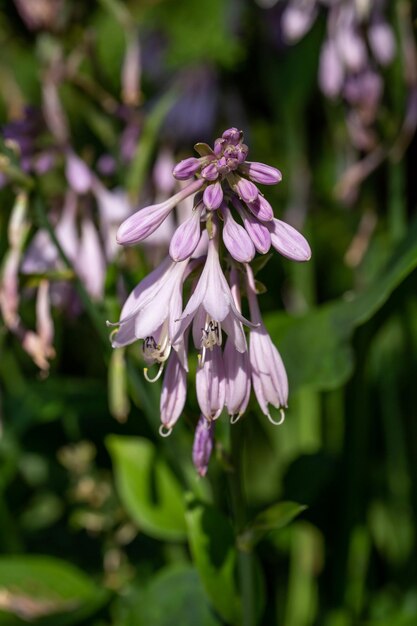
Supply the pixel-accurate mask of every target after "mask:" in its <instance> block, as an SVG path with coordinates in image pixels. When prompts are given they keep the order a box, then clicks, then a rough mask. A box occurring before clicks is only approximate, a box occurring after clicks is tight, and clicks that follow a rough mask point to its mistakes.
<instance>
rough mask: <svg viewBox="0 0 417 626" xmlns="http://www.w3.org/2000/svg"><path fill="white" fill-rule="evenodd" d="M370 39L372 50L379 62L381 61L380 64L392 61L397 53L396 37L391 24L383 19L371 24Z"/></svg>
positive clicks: (369, 29)
mask: <svg viewBox="0 0 417 626" xmlns="http://www.w3.org/2000/svg"><path fill="white" fill-rule="evenodd" d="M368 39H369V45H370V47H371V50H372V52H373V54H374V57H375V59H376V60H377V61H378V63H380V65H388V64H389V63H391V61H392V60H393V58H394V55H395V39H394V33H393V31H392V29H391V27H390V26H389V24H387V22H384V21H382V20H378V21H376V22H375V23H374V24H370V26H369V28H368Z"/></svg>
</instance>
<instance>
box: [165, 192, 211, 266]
mask: <svg viewBox="0 0 417 626" xmlns="http://www.w3.org/2000/svg"><path fill="white" fill-rule="evenodd" d="M203 208H204V207H203V203H202V202H200V203H199V204H198V205H197V206H196V207H194V209H193V212H192V214H191V217H189V218H188V219H186V220H185V222H183V223H182V224H180V226H178V228H177V229H176V231H175V233H174V234H173V236H172V239H171V243H170V246H169V254H170V256H171V258H172V259H173V260H174V261H184V259H187V258H188V257H190V256H191V255H192V254H193V252H194V251H195V249H196V248H197V246H198V244H199V241H200V238H201V227H200V220H201V212H202V210H203Z"/></svg>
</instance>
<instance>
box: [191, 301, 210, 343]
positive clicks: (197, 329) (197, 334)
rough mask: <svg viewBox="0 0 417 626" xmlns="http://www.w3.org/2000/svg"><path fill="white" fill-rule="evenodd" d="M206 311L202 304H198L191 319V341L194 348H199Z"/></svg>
mask: <svg viewBox="0 0 417 626" xmlns="http://www.w3.org/2000/svg"><path fill="white" fill-rule="evenodd" d="M206 317H207V313H206V312H205V310H204V308H203V307H202V306H199V307H198V309H197V311H196V314H195V316H194V320H193V342H194V346H195V348H196V350H200V349H201V339H202V336H203V330H204V327H205V325H206Z"/></svg>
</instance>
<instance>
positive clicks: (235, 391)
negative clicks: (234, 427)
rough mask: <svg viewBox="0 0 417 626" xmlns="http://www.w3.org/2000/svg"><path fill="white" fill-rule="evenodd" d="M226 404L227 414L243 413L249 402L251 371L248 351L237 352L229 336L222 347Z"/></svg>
mask: <svg viewBox="0 0 417 626" xmlns="http://www.w3.org/2000/svg"><path fill="white" fill-rule="evenodd" d="M223 356H224V369H225V376H226V406H227V410H228V413H229V415H243V413H244V412H245V411H246V408H247V406H248V403H249V398H250V390H251V373H250V362H249V353H248V352H247V351H246V352H238V351H237V350H236V348H235V346H234V344H233V341H232V340H231V339H230V338H229V339H228V340H227V341H226V346H225V349H224V355H223Z"/></svg>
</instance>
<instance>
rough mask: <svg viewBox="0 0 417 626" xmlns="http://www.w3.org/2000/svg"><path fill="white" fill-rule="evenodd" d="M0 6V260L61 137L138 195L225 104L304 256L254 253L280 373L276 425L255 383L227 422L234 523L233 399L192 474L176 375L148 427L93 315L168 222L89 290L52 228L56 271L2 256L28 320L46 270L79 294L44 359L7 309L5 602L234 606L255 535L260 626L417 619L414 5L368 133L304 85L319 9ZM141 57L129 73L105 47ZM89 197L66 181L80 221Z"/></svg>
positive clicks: (40, 619) (207, 621)
mask: <svg viewBox="0 0 417 626" xmlns="http://www.w3.org/2000/svg"><path fill="white" fill-rule="evenodd" d="M351 3H352V4H354V0H351ZM35 4H36V5H37V6H38V7H39V11H40V12H39V14H36V10H35V8H34V5H35ZM324 4H325V3H324ZM358 4H359V3H358ZM362 4H364V3H362ZM365 4H366V3H365ZM0 7H1V13H0V40H1V49H2V55H1V59H0V117H1V120H2V124H3V129H4V131H5V132H4V133H3V139H2V144H1V152H2V156H1V157H0V159H1V163H0V169H1V170H2V172H3V175H4V176H5V179H4V181H3V182H2V189H1V190H0V195H1V207H2V210H1V212H0V229H1V230H0V252H1V255H2V259H3V261H2V263H3V265H2V267H3V281H4V275H5V267H6V259H7V258H8V257H7V255H8V254H9V250H10V240H9V238H8V225H9V221H10V218H11V215H12V210H13V207H15V201H16V197H17V196H18V194H19V193H21V192H22V190H23V191H25V190H28V191H29V196H28V197H29V203H28V206H27V214H26V217H25V220H26V222H25V223H26V225H27V232H26V231H25V232H26V235H25V237H24V238H23V239H24V241H23V240H22V241H23V243H22V246H23V249H27V248H28V246H29V245H30V242H31V241H33V238H34V236H35V233H36V232H37V230H38V229H40V228H41V229H42V228H43V229H44V228H50V229H52V231H53V229H54V224H56V221H55V222H54V217H53V215H52V214H51V213H50V211H53V210H58V213H59V210H60V206H61V205H62V202H63V192H64V190H65V188H66V186H68V181H66V179H65V173H64V170H65V154H66V152H65V151H66V150H68V149H69V146H70V147H71V149H72V150H73V151H74V152H75V153H76V154H77V155H79V156H81V157H82V158H83V160H84V162H85V163H87V164H88V167H89V168H90V170H91V171H94V172H95V174H96V175H97V176H98V178H99V179H100V180H101V181H102V183H103V184H104V186H105V187H106V188H107V189H111V190H114V189H115V188H119V189H122V190H126V191H127V192H128V194H129V198H130V201H131V202H132V206H136V205H137V204H138V203H142V204H145V203H147V202H148V203H149V201H150V200H151V199H152V198H153V197H154V196H155V195H156V194H157V192H158V189H157V186H158V181H156V182H155V163H156V161H157V160H158V157H159V156H160V155H161V151H163V150H168V151H169V153H170V154H171V155H173V158H175V160H178V159H180V158H183V157H184V156H185V155H188V154H190V153H191V150H192V145H193V143H194V142H195V141H205V140H207V141H210V142H211V141H212V140H213V139H214V138H215V137H216V136H218V134H219V132H221V131H222V130H223V128H226V127H228V126H237V127H239V128H242V129H243V130H244V131H245V135H246V141H247V143H248V144H249V146H250V150H251V157H252V158H253V160H259V161H263V162H266V163H270V164H271V165H274V166H277V167H279V168H280V169H281V170H282V172H283V182H282V183H281V185H279V187H278V188H276V189H275V188H273V189H270V190H269V195H268V199H269V200H270V201H271V203H272V204H273V206H274V209H275V214H276V215H277V216H284V218H285V219H286V220H287V221H289V222H290V223H292V224H294V226H296V227H297V228H299V229H300V230H302V232H304V234H305V235H306V236H307V237H308V239H309V241H310V243H311V247H312V250H313V257H312V261H311V262H310V263H309V264H306V265H291V264H290V263H288V262H287V261H285V260H283V259H282V258H278V255H275V256H273V257H272V258H271V260H270V261H269V263H268V265H267V266H265V267H263V268H262V269H261V270H260V272H259V274H258V278H259V279H260V280H261V281H262V283H263V284H264V285H265V286H266V289H267V290H266V293H265V295H264V296H263V298H262V305H263V311H264V313H265V318H266V323H267V327H268V329H269V331H270V332H271V335H272V337H273V339H274V341H275V342H276V344H277V346H278V347H279V350H280V352H281V354H282V356H283V359H284V362H285V364H286V367H287V371H288V375H289V380H290V393H291V395H290V406H289V410H288V415H287V419H286V422H285V425H284V426H282V427H281V428H277V429H275V428H273V427H272V426H271V425H270V424H269V422H267V421H266V420H265V419H264V418H263V417H262V416H261V415H260V414H259V411H258V410H257V408H256V407H255V404H253V406H252V408H251V410H249V411H248V414H247V415H246V417H245V419H243V420H242V421H241V422H239V424H238V425H236V426H235V428H236V429H239V431H240V435H241V438H242V440H243V462H242V467H241V468H240V471H241V473H242V478H243V484H244V491H245V495H246V499H247V503H248V510H249V515H250V518H251V519H252V520H253V521H252V522H251V523H250V524H249V526H248V528H247V529H246V530H245V531H244V532H243V533H240V534H239V536H238V538H237V539H236V536H235V532H234V529H233V527H232V525H231V523H230V521H229V519H230V513H231V508H232V504H231V501H230V495H229V492H228V490H227V489H226V488H225V484H224V474H225V473H226V474H227V475H228V476H229V478H230V480H233V479H234V475H235V474H236V471H234V470H233V468H231V467H230V462H229V446H230V441H229V439H230V434H229V429H228V424H227V420H226V418H225V416H224V419H222V420H220V422H219V427H218V432H217V444H216V453H215V458H213V460H212V462H211V465H210V469H209V473H208V477H206V478H204V479H199V478H197V476H196V474H195V471H194V469H193V467H192V463H191V446H192V430H193V427H194V425H195V423H196V420H197V417H198V410H197V407H196V402H195V393H194V391H193V390H192V389H190V393H189V399H188V401H187V405H186V409H185V411H184V415H183V418H182V420H181V424H179V425H178V426H177V428H176V430H175V431H174V433H173V434H172V436H171V437H170V438H169V439H168V440H166V439H161V438H160V437H159V436H158V426H159V399H158V398H159V389H158V384H156V385H154V386H149V385H146V386H145V383H144V382H143V378H142V373H141V367H142V364H141V361H140V350H139V347H138V346H137V345H136V346H131V347H130V348H129V349H128V350H127V351H126V352H123V351H114V352H113V353H111V350H110V344H109V342H108V339H107V329H106V327H105V320H106V319H116V318H117V316H118V312H119V310H120V304H121V301H122V298H123V294H124V293H126V292H127V291H129V290H130V289H131V288H132V287H133V286H134V285H135V284H136V283H137V282H138V280H139V279H140V278H142V277H143V276H144V275H145V273H147V271H148V270H149V268H150V267H152V266H153V264H154V262H155V258H161V254H162V256H163V252H162V253H161V246H162V248H163V245H164V244H163V242H162V244H161V243H160V242H159V243H157V244H155V245H154V247H153V249H149V248H144V247H142V248H138V249H133V250H132V249H129V250H127V251H122V252H118V254H117V255H114V256H112V257H108V258H107V264H106V276H105V283H104V287H103V289H104V291H103V294H102V297H99V298H95V299H94V298H92V297H91V294H89V293H88V289H86V288H85V286H84V284H83V282H82V280H80V278H79V277H78V278H77V276H76V274H77V272H76V274H74V271H73V268H72V267H71V262H69V263H66V260H65V250H64V251H63V252H64V255H62V254H61V253H59V254H58V256H61V260H62V261H63V263H62V264H61V265H60V266H59V268H58V269H57V270H54V271H55V274H54V272H53V271H52V270H51V269H50V268H49V270H48V272H49V273H48V272H46V274H45V272H44V273H43V274H42V273H41V274H39V273H36V272H21V273H20V274H19V289H20V293H21V297H20V302H19V311H20V313H19V315H20V318H21V320H23V323H24V325H25V327H27V328H33V327H35V325H36V311H35V303H34V290H35V289H36V288H38V287H39V286H40V284H41V283H42V280H43V279H44V278H45V276H47V279H48V280H49V281H50V283H54V281H55V282H57V281H58V282H60V281H61V282H62V281H63V280H66V281H67V283H70V284H71V285H72V286H73V287H74V288H75V291H73V292H72V293H74V294H76V295H73V296H72V297H71V298H72V299H71V302H72V303H73V302H74V301H76V306H75V307H72V305H71V307H70V306H69V305H68V301H67V303H66V304H65V306H61V307H59V306H58V307H55V308H54V309H53V323H54V327H55V334H54V351H55V357H54V358H53V359H52V360H51V363H50V368H49V369H48V367H43V368H41V372H40V371H39V368H38V367H37V366H36V365H35V364H34V363H32V361H31V359H30V356H28V354H27V353H26V352H25V351H24V350H23V349H22V346H21V343H22V337H21V336H19V334H17V335H16V333H13V332H10V329H8V328H7V323H6V322H4V323H2V326H1V328H0V349H1V357H0V383H1V408H0V410H1V416H2V422H3V436H2V439H1V440H0V548H1V556H0V624H5V625H7V626H14V625H18V624H23V623H27V622H30V623H34V624H37V625H38V624H39V625H45V626H46V625H47V624H53V625H54V626H60V625H61V624H62V625H64V624H80V625H82V624H85V625H86V624H88V625H91V626H141V625H142V624H143V625H145V624H146V625H147V626H164V625H166V626H168V625H171V624H181V626H187V625H188V624H190V625H191V624H193V625H196V624H199V625H201V626H215V625H216V624H218V625H220V624H223V623H224V624H232V625H238V624H240V623H241V620H242V617H241V604H240V599H239V591H238V583H237V579H236V571H235V570H236V564H237V561H238V559H239V558H241V557H242V554H243V555H244V554H245V551H246V550H248V549H255V551H256V559H257V564H256V568H257V575H256V594H255V596H256V606H255V607H254V612H255V614H256V621H257V623H258V624H260V625H271V624H278V625H283V626H312V625H319V626H354V625H361V626H362V625H363V626H415V624H417V559H416V529H417V521H416V514H417V462H416V459H417V415H416V410H415V407H416V405H417V386H416V384H415V377H416V373H417V274H416V272H415V268H416V266H417V221H416V212H415V206H416V202H417V188H416V185H415V171H414V170H415V162H416V157H417V143H416V142H415V139H414V137H413V133H414V125H415V120H416V112H415V108H416V104H415V101H416V93H417V92H416V84H417V77H416V76H417V69H416V68H417V63H416V52H415V32H416V30H415V29H416V21H415V20H416V16H417V15H416V12H415V6H412V3H411V2H408V1H407V0H396V1H394V0H392V1H391V2H388V3H387V5H386V16H387V19H388V22H389V24H390V25H391V27H392V29H393V33H394V37H395V42H396V52H395V56H394V57H393V59H392V62H391V63H390V64H388V65H387V66H386V67H385V68H383V69H382V70H381V76H382V78H383V81H384V92H383V97H382V98H381V100H380V101H379V103H378V108H377V115H376V116H375V119H373V120H372V132H373V143H372V145H370V146H368V147H367V148H366V149H365V148H364V147H363V146H362V147H358V145H355V142H354V141H352V135H351V134H349V127H348V123H347V121H348V113H349V102H347V101H346V99H345V98H344V97H342V96H340V97H335V98H333V99H330V100H329V99H328V98H326V97H324V95H323V94H322V93H321V91H320V88H319V86H318V82H317V76H318V68H319V60H320V51H321V47H322V45H323V40H324V37H325V32H326V10H325V9H324V8H323V7H321V8H320V11H319V15H318V18H317V20H316V21H315V23H314V24H313V25H312V27H311V29H310V30H309V32H308V33H307V34H306V35H305V36H304V37H303V38H301V39H300V40H299V41H298V42H296V43H294V44H290V43H288V41H286V40H285V37H284V36H283V30H282V19H283V13H284V10H285V9H286V7H287V4H286V2H285V1H284V0H279V1H278V2H275V3H274V2H271V1H270V2H266V1H263V2H261V0H259V2H258V3H256V2H255V0H245V1H241V0H240V1H239V0H229V1H226V0H225V1H222V0H199V2H195V1H194V0H176V1H175V2H173V1H172V0H141V1H135V0H130V1H129V2H120V1H119V0H97V1H95V2H87V3H86V2H80V1H78V0H76V1H73V2H68V1H65V0H42V1H41V0H39V2H36V3H35V2H34V1H33V2H31V1H29V0H27V1H25V0H19V1H16V3H13V2H10V1H8V2H6V1H5V0H2V1H1V2H0ZM42 7H43V8H42ZM413 11H414V15H413ZM35 14H36V15H35ZM139 51H140V52H139ZM128 53H130V54H131V56H132V55H133V57H134V58H135V59H136V61H134V62H132V61H131V64H130V66H129V65H128V62H127V60H126V59H127V56H128ZM139 54H140V64H139ZM135 55H136V56H135ZM133 57H132V58H133ZM132 63H133V65H132ZM135 63H136V65H137V67H136V73H135V69H133V76H134V81H133V85H134V86H133V91H132V90H131V91H129V88H130V89H132V87H131V84H130V87H129V85H128V86H127V87H126V83H127V82H129V81H127V79H126V75H124V74H123V68H125V71H128V70H126V67H133V68H135ZM131 82H132V81H131ZM51 86H52V87H51ZM48 89H49V92H48ZM54 89H55V91H54ZM51 90H52V92H53V94H55V96H56V95H57V94H58V96H59V99H60V102H61V106H62V109H63V111H64V112H65V117H66V118H67V122H66V124H67V127H68V129H69V133H68V136H66V137H64V140H62V137H61V138H59V128H58V129H57V128H56V127H55V128H54V122H53V120H52V121H51V119H50V117H49V119H47V123H46V125H45V123H43V125H42V124H41V123H39V124H38V122H37V121H36V111H41V109H42V107H43V112H44V114H45V106H46V105H45V98H47V97H46V96H45V94H46V93H50V92H51ZM53 97H54V96H53ZM28 107H30V109H28ZM413 107H414V108H413ZM25 111H26V116H27V119H29V120H30V121H31V122H32V123H33V124H35V125H36V124H38V125H37V127H36V136H35V138H34V139H33V141H34V142H35V144H36V153H37V154H39V152H40V151H41V152H42V151H46V150H50V151H51V152H52V153H53V162H54V165H53V167H51V168H47V169H45V171H42V172H41V171H40V170H38V171H36V168H33V167H32V169H30V168H26V169H25V167H24V166H23V163H22V161H20V156H21V155H20V153H19V151H17V150H16V146H15V145H13V143H10V137H12V139H13V136H12V135H11V134H10V124H11V123H13V122H16V121H18V120H20V119H22V116H24V115H25ZM28 111H29V114H28V113H27V112H28ZM50 115H51V112H50V111H49V116H50ZM45 117H47V118H48V111H47V112H46V115H45ZM58 117H59V116H58ZM58 126H59V120H58ZM51 127H52V130H51ZM7 129H8V131H7ZM6 131H7V132H6ZM57 136H58V140H57ZM59 139H60V140H59ZM7 140H9V141H7ZM123 142H124V143H123ZM129 142H130V143H129ZM63 146H64V147H63ZM123 150H125V151H126V150H130V152H129V158H125V157H124V156H123ZM103 156H106V158H107V163H108V164H111V167H110V166H109V167H108V168H107V169H106V168H105V167H104V165H105V160H103ZM69 184H70V185H71V182H70V183H69ZM90 195H91V194H90ZM97 201H98V200H97V196H95V197H94V198H93V197H89V196H83V199H82V200H80V203H81V205H80V206H81V210H82V211H85V212H86V213H88V214H91V216H92V220H93V222H94V223H95V224H98V220H99V217H98V214H97V212H96V211H97ZM54 207H55V209H54ZM51 215H52V217H51ZM114 220H115V222H116V225H117V223H118V222H120V221H121V218H119V217H118V216H117V215H115V217H114ZM101 236H103V234H102V235H101ZM113 237H114V234H113ZM61 252H62V250H61ZM67 261H68V259H67ZM78 274H79V272H78ZM80 303H81V304H80ZM72 308H74V309H75V310H70V309H72ZM3 315H4V312H3ZM235 470H236V468H235Z"/></svg>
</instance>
